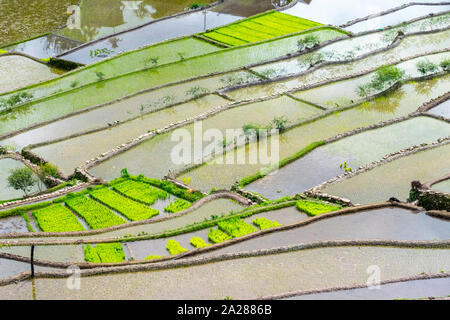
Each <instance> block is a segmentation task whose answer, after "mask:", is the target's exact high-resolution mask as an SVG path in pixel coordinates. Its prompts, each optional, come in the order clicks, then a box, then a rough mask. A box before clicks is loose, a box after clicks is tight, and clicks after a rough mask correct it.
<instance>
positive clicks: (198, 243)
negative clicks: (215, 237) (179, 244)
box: [190, 237, 210, 248]
mask: <svg viewBox="0 0 450 320" xmlns="http://www.w3.org/2000/svg"><path fill="white" fill-rule="evenodd" d="M190 243H191V245H193V246H194V247H196V248H204V247H207V246H209V245H210V244H208V243H206V242H205V241H204V240H203V239H202V238H200V237H192V238H191V240H190Z"/></svg>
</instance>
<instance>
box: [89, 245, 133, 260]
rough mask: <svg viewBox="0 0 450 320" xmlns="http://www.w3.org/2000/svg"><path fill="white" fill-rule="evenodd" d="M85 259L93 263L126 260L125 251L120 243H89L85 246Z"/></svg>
mask: <svg viewBox="0 0 450 320" xmlns="http://www.w3.org/2000/svg"><path fill="white" fill-rule="evenodd" d="M84 260H86V261H87V262H92V263H118V262H123V261H125V253H124V252H123V248H122V244H120V243H99V244H97V245H96V246H95V248H94V247H92V246H90V245H89V244H88V245H86V247H85V248H84Z"/></svg>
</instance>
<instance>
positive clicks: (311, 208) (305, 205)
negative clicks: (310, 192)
mask: <svg viewBox="0 0 450 320" xmlns="http://www.w3.org/2000/svg"><path fill="white" fill-rule="evenodd" d="M295 206H296V207H297V209H298V210H300V211H303V212H306V213H307V214H308V215H310V216H317V215H319V214H322V213H326V212H331V211H336V210H340V209H341V207H340V206H338V205H332V204H328V203H323V202H318V201H308V200H299V201H297V202H296V204H295Z"/></svg>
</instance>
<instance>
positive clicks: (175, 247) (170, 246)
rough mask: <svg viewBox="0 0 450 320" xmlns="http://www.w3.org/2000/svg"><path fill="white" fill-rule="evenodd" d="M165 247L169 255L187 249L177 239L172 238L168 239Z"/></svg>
mask: <svg viewBox="0 0 450 320" xmlns="http://www.w3.org/2000/svg"><path fill="white" fill-rule="evenodd" d="M166 249H167V251H169V253H170V255H171V256H173V255H176V254H179V253H182V252H186V251H188V250H187V249H185V248H183V247H182V246H181V245H180V243H179V242H178V241H176V240H173V239H170V240H169V241H168V242H167V246H166Z"/></svg>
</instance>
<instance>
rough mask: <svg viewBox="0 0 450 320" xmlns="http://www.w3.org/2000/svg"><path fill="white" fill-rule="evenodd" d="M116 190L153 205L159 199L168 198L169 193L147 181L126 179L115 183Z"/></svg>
mask: <svg viewBox="0 0 450 320" xmlns="http://www.w3.org/2000/svg"><path fill="white" fill-rule="evenodd" d="M112 188H113V189H114V190H116V191H118V192H119V193H121V194H123V195H125V196H127V197H129V198H131V199H133V200H136V201H139V202H143V203H145V204H148V205H152V204H154V203H155V202H156V200H158V199H162V200H164V199H166V198H167V197H168V194H167V192H166V191H164V190H161V189H158V188H155V187H152V186H150V185H149V184H147V183H143V182H139V181H133V180H125V181H123V182H120V183H118V184H115V185H113V187H112Z"/></svg>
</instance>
